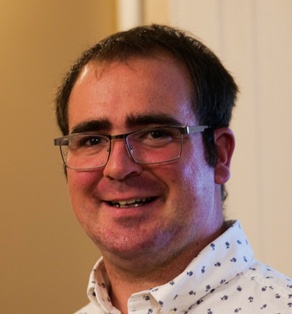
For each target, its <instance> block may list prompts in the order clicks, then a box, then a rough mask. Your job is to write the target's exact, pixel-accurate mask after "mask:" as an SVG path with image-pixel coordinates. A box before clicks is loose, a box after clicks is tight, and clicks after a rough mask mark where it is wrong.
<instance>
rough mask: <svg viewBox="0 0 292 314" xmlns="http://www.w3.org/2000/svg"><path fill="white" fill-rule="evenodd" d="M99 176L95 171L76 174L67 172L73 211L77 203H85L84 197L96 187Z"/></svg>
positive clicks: (71, 171) (76, 172)
mask: <svg viewBox="0 0 292 314" xmlns="http://www.w3.org/2000/svg"><path fill="white" fill-rule="evenodd" d="M99 176H100V175H99V173H98V172H97V171H92V172H78V171H75V170H70V169H69V170H68V173H67V177H68V189H69V195H70V199H71V203H72V205H73V209H74V210H75V211H76V208H75V207H76V206H78V204H79V203H81V202H85V199H84V198H86V195H88V194H89V193H90V191H92V189H93V188H94V186H96V182H97V181H98V179H99Z"/></svg>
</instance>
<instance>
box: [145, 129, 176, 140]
mask: <svg viewBox="0 0 292 314" xmlns="http://www.w3.org/2000/svg"><path fill="white" fill-rule="evenodd" d="M148 137H149V138H152V139H163V138H169V137H171V138H172V137H173V134H172V132H170V130H168V129H155V130H150V131H149V132H148Z"/></svg>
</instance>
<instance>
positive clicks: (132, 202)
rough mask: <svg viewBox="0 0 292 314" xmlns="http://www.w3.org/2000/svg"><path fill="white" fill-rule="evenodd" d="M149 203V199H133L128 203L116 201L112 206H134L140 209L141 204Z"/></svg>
mask: <svg viewBox="0 0 292 314" xmlns="http://www.w3.org/2000/svg"><path fill="white" fill-rule="evenodd" d="M146 201H147V198H137V199H132V200H127V201H115V202H112V204H113V205H114V206H116V207H121V206H127V205H132V206H133V205H134V206H135V207H138V206H139V204H141V203H145V202H146Z"/></svg>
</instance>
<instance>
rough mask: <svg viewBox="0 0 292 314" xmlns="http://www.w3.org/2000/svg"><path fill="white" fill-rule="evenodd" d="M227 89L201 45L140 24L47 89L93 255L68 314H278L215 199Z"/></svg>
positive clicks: (266, 282)
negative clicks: (52, 93) (83, 302)
mask: <svg viewBox="0 0 292 314" xmlns="http://www.w3.org/2000/svg"><path fill="white" fill-rule="evenodd" d="M236 94H237V86H236V84H235V82H234V80H233V78H232V77H231V76H230V74H229V73H228V72H227V70H226V69H225V68H224V67H223V66H222V64H221V63H220V61H219V60H218V58H217V57H216V56H215V55H214V54H213V53H212V52H211V51H210V50H209V49H208V48H207V47H205V46H204V45H203V44H202V43H200V42H199V41H197V40H195V39H193V38H192V37H189V36H188V35H186V34H184V33H183V32H181V31H179V30H176V29H173V28H171V27H166V26H159V25H152V26H142V27H138V28H135V29H132V30H129V31H127V32H121V33H117V34H114V35H112V36H110V37H108V38H106V39H105V40H103V41H101V42H100V43H98V44H97V45H95V46H94V47H92V48H90V49H89V50H88V51H86V52H85V53H84V54H83V55H82V56H81V58H80V59H79V60H78V61H77V63H76V64H75V65H74V66H73V67H72V69H71V71H70V72H69V74H68V75H67V77H66V78H65V80H64V82H63V85H62V86H61V87H60V88H59V91H58V95H57V99H56V108H57V119H58V124H59V126H60V129H61V131H62V133H63V135H64V136H63V137H62V138H59V139H56V140H55V144H56V145H59V146H60V149H61V153H62V157H63V161H64V166H65V172H66V175H67V179H68V187H69V193H70V197H71V202H72V206H73V209H74V211H75V214H76V216H77V218H78V220H79V222H80V224H81V226H82V227H83V228H84V230H85V232H86V233H87V234H88V236H89V237H90V238H91V239H92V240H93V242H94V243H95V244H96V246H97V247H98V248H99V250H100V251H101V253H102V256H103V257H102V258H101V259H100V260H99V261H98V262H97V264H96V265H95V267H94V269H93V271H92V274H91V277H90V281H89V287H88V296H89V299H90V303H89V304H88V305H87V306H86V307H84V308H83V309H81V310H80V311H78V312H77V313H79V314H81V313H83V314H85V313H130V312H135V313H208V314H211V313H214V314H215V313H248V314H250V313H262V312H263V313H273V314H275V313H282V314H283V313H288V312H289V313H290V312H292V297H291V296H292V282H291V281H290V279H288V278H286V277H285V276H283V275H281V274H280V273H278V272H276V271H274V270H272V269H270V268H268V267H266V266H264V265H263V264H261V263H259V262H257V261H256V260H254V258H253V253H252V250H251V248H250V247H249V244H248V242H247V240H246V237H245V235H244V233H243V231H242V230H241V227H240V224H239V222H234V221H226V220H225V218H224V215H223V210H222V203H223V201H224V199H225V196H226V194H225V189H224V184H225V183H226V182H227V181H228V179H229V175H230V171H229V169H230V161H231V157H232V153H233V149H234V135H233V133H232V131H231V130H230V129H229V128H228V126H229V122H230V118H231V112H232V108H233V106H234V104H235V99H236Z"/></svg>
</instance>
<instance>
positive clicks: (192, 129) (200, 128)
mask: <svg viewBox="0 0 292 314" xmlns="http://www.w3.org/2000/svg"><path fill="white" fill-rule="evenodd" d="M209 128H211V127H210V126H208V125H199V126H187V127H186V134H194V133H201V132H203V131H205V130H206V129H209Z"/></svg>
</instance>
